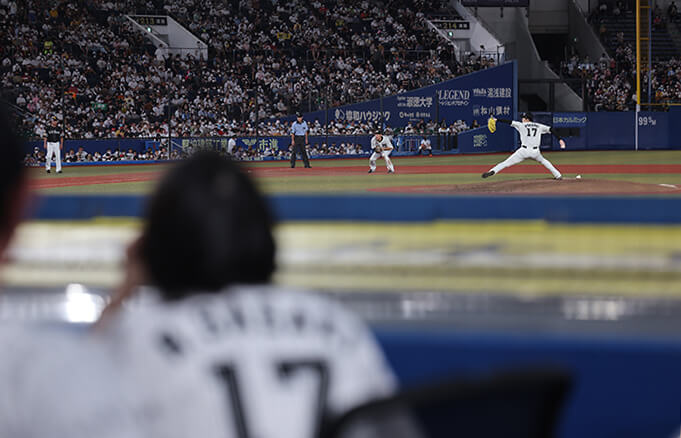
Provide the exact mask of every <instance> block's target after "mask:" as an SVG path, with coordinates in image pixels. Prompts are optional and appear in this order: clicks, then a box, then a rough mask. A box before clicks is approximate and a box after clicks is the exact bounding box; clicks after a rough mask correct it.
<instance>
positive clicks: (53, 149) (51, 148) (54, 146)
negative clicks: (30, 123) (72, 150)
mask: <svg viewBox="0 0 681 438" xmlns="http://www.w3.org/2000/svg"><path fill="white" fill-rule="evenodd" d="M52 155H54V162H55V167H56V168H57V172H61V151H60V150H59V143H47V155H45V169H46V170H50V162H51V161H52Z"/></svg>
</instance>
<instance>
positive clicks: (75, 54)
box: [0, 0, 494, 139]
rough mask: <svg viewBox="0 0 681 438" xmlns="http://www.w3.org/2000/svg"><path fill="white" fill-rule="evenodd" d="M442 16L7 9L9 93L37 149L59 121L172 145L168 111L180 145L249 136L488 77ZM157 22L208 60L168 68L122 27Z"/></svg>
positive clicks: (164, 6) (205, 4)
mask: <svg viewBox="0 0 681 438" xmlns="http://www.w3.org/2000/svg"><path fill="white" fill-rule="evenodd" d="M437 3H438V2H437V1H435V0H432V1H431V0H428V1H426V0H419V1H416V2H407V1H403V0H400V1H396V2H393V3H391V7H390V8H378V7H376V6H375V5H373V4H372V3H370V2H368V1H355V0H346V1H341V2H330V1H327V2H322V1H320V0H314V1H312V2H306V1H303V0H295V1H292V2H287V3H281V2H272V1H263V2H259V3H257V4H256V3H239V2H222V1H217V0H213V1H211V0H209V1H202V2H198V1H196V2H194V1H182V2H180V1H177V0H156V1H149V2H141V1H136V0H122V1H118V2H113V1H102V0H99V1H95V2H90V1H85V0H79V1H75V2H72V1H71V2H67V1H59V2H56V3H55V2H52V1H48V0H27V1H22V2H16V1H2V2H0V24H2V27H1V29H0V41H1V42H2V45H1V46H2V47H1V48H0V59H2V61H1V62H0V85H1V87H2V90H3V91H2V94H3V98H4V99H5V100H8V101H10V102H11V103H13V104H15V105H16V107H18V108H19V109H20V110H21V111H23V112H24V115H25V117H24V131H25V132H26V133H28V134H29V135H30V136H33V137H41V136H42V135H43V129H44V124H45V122H46V121H47V120H48V118H49V117H51V116H52V115H57V116H58V117H60V118H61V117H62V115H63V117H64V118H65V120H64V127H65V135H66V137H67V138H83V139H87V138H111V137H137V138H139V137H155V136H162V137H165V136H167V135H168V118H169V114H168V112H169V111H168V110H169V109H170V115H171V117H170V119H171V121H170V126H171V128H170V129H171V131H172V132H171V134H172V135H173V136H175V137H179V136H185V137H189V136H194V137H198V136H220V135H230V134H237V135H240V134H243V135H249V134H252V133H254V131H255V130H254V129H253V126H254V125H255V124H256V122H257V121H259V120H268V119H269V120H272V119H274V118H277V117H282V116H285V115H287V114H291V113H293V112H295V111H306V110H316V109H319V108H324V107H325V106H326V105H328V106H337V105H342V104H347V103H353V102H358V101H363V100H366V99H371V98H376V97H379V96H381V95H390V94H395V93H399V92H403V91H406V90H410V89H414V88H418V87H422V86H426V85H429V84H433V83H437V82H440V81H443V80H446V79H450V78H452V77H454V76H457V75H460V74H465V73H468V72H471V71H474V70H478V69H482V68H486V67H489V66H492V65H493V64H494V61H493V60H492V59H488V58H481V57H470V58H468V59H465V60H459V61H457V60H456V59H455V57H454V54H453V51H452V50H453V49H452V48H451V47H449V46H448V45H446V44H445V43H444V42H443V41H442V40H440V39H438V37H437V36H436V35H435V34H434V33H433V32H432V31H431V30H429V29H428V28H427V27H426V24H425V20H424V14H423V12H422V11H423V10H424V9H426V8H428V9H430V10H433V9H437V8H438V7H439V4H437ZM149 9H153V10H159V9H161V10H164V11H167V12H168V13H171V14H173V16H174V17H176V18H177V19H178V20H179V21H180V22H181V23H183V24H184V25H185V26H186V27H187V28H189V29H191V30H192V31H193V32H194V33H195V34H196V35H198V36H199V37H201V38H203V39H204V40H205V41H207V42H208V43H209V47H210V50H209V57H208V59H202V57H200V56H197V57H192V56H188V57H187V58H180V57H179V55H176V56H168V55H167V53H166V52H164V51H163V50H161V49H157V48H155V47H154V46H153V45H152V44H151V43H150V42H149V41H147V40H146V39H145V37H144V36H143V35H142V34H141V33H139V32H138V31H136V30H135V29H134V26H133V25H132V23H130V22H129V21H128V20H127V18H125V17H124V15H123V14H124V13H130V12H133V11H136V12H148V10H149ZM256 96H257V98H256ZM270 133H271V132H269V131H266V132H265V134H270Z"/></svg>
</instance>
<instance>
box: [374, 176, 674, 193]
mask: <svg viewBox="0 0 681 438" xmlns="http://www.w3.org/2000/svg"><path fill="white" fill-rule="evenodd" d="M370 191H372V192H392V193H429V194H454V195H469V194H476V195H480V194H491V195H500V194H501V195H506V194H513V195H630V194H634V195H635V194H639V195H655V194H675V193H681V185H678V186H677V185H673V184H645V183H639V182H632V181H612V180H603V179H588V178H582V179H575V178H564V179H562V180H554V179H521V180H514V181H489V182H481V183H475V184H458V185H449V184H440V185H432V186H403V187H383V188H378V189H370Z"/></svg>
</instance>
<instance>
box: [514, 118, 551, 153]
mask: <svg viewBox="0 0 681 438" xmlns="http://www.w3.org/2000/svg"><path fill="white" fill-rule="evenodd" d="M511 126H513V127H514V128H515V129H516V131H518V133H519V134H520V144H521V145H523V146H529V147H535V146H539V145H540V144H541V136H542V134H548V133H550V132H551V128H550V127H549V126H546V125H542V124H541V123H535V122H527V123H523V122H517V121H514V122H512V123H511Z"/></svg>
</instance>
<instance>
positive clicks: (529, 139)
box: [482, 113, 565, 179]
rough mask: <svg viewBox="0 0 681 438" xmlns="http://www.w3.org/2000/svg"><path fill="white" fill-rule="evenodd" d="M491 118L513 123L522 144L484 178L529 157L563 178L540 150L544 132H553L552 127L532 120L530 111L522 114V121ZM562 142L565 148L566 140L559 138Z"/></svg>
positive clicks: (554, 174)
mask: <svg viewBox="0 0 681 438" xmlns="http://www.w3.org/2000/svg"><path fill="white" fill-rule="evenodd" d="M491 119H493V120H495V121H498V122H501V123H506V124H509V125H511V126H512V127H513V128H515V129H516V131H518V133H519V134H520V144H521V146H520V147H519V148H518V150H517V151H515V152H514V153H513V154H512V155H511V156H510V157H508V158H507V159H506V160H504V161H502V162H501V163H499V164H497V165H496V166H494V167H493V168H492V169H491V170H489V171H487V172H485V173H483V174H482V177H483V178H489V177H490V176H492V175H496V174H497V173H499V172H501V171H502V170H504V169H506V168H507V167H511V166H513V165H515V164H518V163H520V162H521V161H524V160H527V159H528V158H530V159H532V160H535V161H536V162H538V163H540V164H542V165H543V166H544V167H546V168H547V169H548V170H549V172H551V174H552V175H553V177H554V178H555V179H562V178H563V177H562V175H561V174H560V172H559V171H558V169H556V168H555V167H554V166H553V164H551V162H550V161H549V160H547V159H546V158H544V157H543V156H542V154H541V151H540V150H539V145H540V144H541V136H542V134H551V127H549V126H546V125H542V124H541V123H535V122H533V121H532V115H531V114H529V113H523V114H522V115H521V121H520V122H518V121H512V120H505V119H496V118H494V117H491ZM558 140H559V142H560V147H561V148H562V149H564V148H565V141H563V139H561V138H559V139H558Z"/></svg>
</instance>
